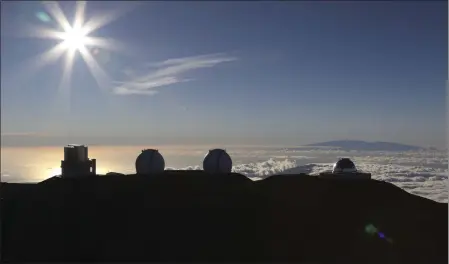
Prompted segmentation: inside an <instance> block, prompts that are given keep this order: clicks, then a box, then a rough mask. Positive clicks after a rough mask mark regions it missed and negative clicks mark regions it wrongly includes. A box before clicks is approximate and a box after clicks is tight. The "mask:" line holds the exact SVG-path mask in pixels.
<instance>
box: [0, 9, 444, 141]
mask: <svg viewBox="0 0 449 264" xmlns="http://www.w3.org/2000/svg"><path fill="white" fill-rule="evenodd" d="M1 5H2V13H1V19H2V21H1V22H2V24H1V30H2V31H1V34H2V39H1V77H2V78H1V93H2V94H1V103H2V105H1V107H2V111H1V118H2V119H1V122H2V127H1V132H2V141H3V143H4V144H5V143H6V144H11V145H14V144H16V145H17V144H22V145H23V144H25V145H27V144H29V145H39V144H40V145H42V144H43V145H45V144H62V143H67V142H74V141H78V142H76V143H89V144H92V143H98V144H105V145H111V144H154V143H160V144H167V143H174V144H190V143H195V144H200V143H207V144H209V143H214V142H216V143H217V144H265V145H269V144H286V145H301V144H307V143H314V142H319V141H327V140H337V139H355V140H367V141H377V140H379V141H393V142H399V143H406V144H414V145H423V146H427V145H433V146H444V145H446V133H447V131H446V127H447V123H446V116H445V114H446V99H445V98H446V80H447V72H448V68H447V63H448V61H447V58H448V54H447V47H448V43H447V33H448V28H447V25H448V20H447V19H448V18H447V10H448V9H447V2H443V1H435V2H432V1H410V2H402V1H390V2H315V3H313V2H302V1H298V2H291V1H285V2H283V1H280V2H225V1H223V2H212V1H211V2H207V1H203V2H190V1H186V2H168V1H167V2H151V1H149V2H142V3H139V4H137V2H134V3H132V2H128V3H126V2H99V1H98V2H89V3H87V5H86V9H85V20H86V21H89V19H91V18H92V19H95V18H104V17H107V16H105V14H109V13H110V12H115V11H117V10H125V9H126V10H127V12H126V13H123V14H122V15H121V16H120V17H118V18H117V19H115V20H114V21H112V22H111V23H108V24H106V25H104V26H103V27H101V28H99V29H97V30H95V31H93V32H92V33H91V34H90V35H89V36H95V37H102V38H107V39H108V40H109V42H111V41H114V42H113V44H111V45H108V46H107V47H100V48H99V49H96V48H95V47H94V46H89V45H88V44H86V47H87V49H88V50H89V51H90V53H91V54H92V57H93V58H94V59H95V60H96V61H97V63H98V66H99V67H101V68H102V69H103V71H104V73H105V74H104V76H106V77H108V78H106V77H104V78H100V80H101V82H100V84H101V85H99V84H98V83H97V82H96V79H95V78H94V75H93V74H92V73H91V72H90V70H89V67H88V66H87V65H86V63H85V62H84V61H83V59H82V56H81V55H80V52H76V53H75V57H74V63H73V70H72V74H71V80H70V81H68V82H65V83H64V85H63V86H61V87H65V88H67V89H68V87H69V88H70V89H69V90H68V91H69V93H68V94H69V97H67V98H70V99H69V100H70V109H69V111H67V107H63V105H64V104H65V102H66V101H64V98H65V97H63V96H60V94H59V93H58V92H57V91H58V89H59V88H58V87H60V82H61V77H62V76H63V68H64V67H63V65H64V56H63V57H61V58H60V59H59V60H57V61H54V62H52V63H49V64H48V65H46V66H45V67H40V69H39V71H38V72H35V73H34V74H31V73H30V71H28V70H27V69H28V67H30V65H32V64H31V59H32V58H33V57H35V56H37V55H38V54H42V53H43V52H45V51H46V50H48V49H50V48H52V47H54V46H55V45H57V44H58V42H60V41H61V40H55V39H43V38H36V37H33V38H31V37H28V35H29V32H30V31H31V32H34V33H36V31H33V30H34V29H33V28H32V26H33V27H47V28H53V29H57V23H56V22H55V17H54V16H52V13H51V12H49V10H48V9H45V8H44V5H42V4H41V3H39V2H2V3H1ZM60 6H61V8H62V10H63V12H64V14H66V16H67V18H68V20H69V21H70V23H71V24H72V21H73V16H74V13H75V4H74V3H70V2H61V3H60ZM37 12H45V13H46V14H47V15H48V17H49V18H50V20H51V21H47V22H45V19H41V20H39V19H38V18H37V17H36V13H37ZM100 20H101V19H100ZM100 20H99V21H100ZM87 23H89V22H87ZM27 32H28V33H27ZM34 35H36V34H34ZM109 42H108V43H109ZM111 43H112V42H111ZM79 141H82V142H79Z"/></svg>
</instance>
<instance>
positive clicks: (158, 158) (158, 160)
mask: <svg viewBox="0 0 449 264" xmlns="http://www.w3.org/2000/svg"><path fill="white" fill-rule="evenodd" d="M164 169H165V161H164V157H162V155H161V153H159V151H158V150H156V149H145V150H142V153H140V155H139V156H138V157H137V159H136V172H137V174H151V173H161V172H163V171H164Z"/></svg>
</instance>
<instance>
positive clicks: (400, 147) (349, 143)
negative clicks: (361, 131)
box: [306, 140, 424, 151]
mask: <svg viewBox="0 0 449 264" xmlns="http://www.w3.org/2000/svg"><path fill="white" fill-rule="evenodd" d="M306 146H308V147H334V148H339V149H344V150H367V151H416V150H423V149H424V148H422V147H418V146H412V145H404V144H399V143H392V142H380V141H378V142H367V141H360V140H335V141H327V142H320V143H314V144H309V145H306Z"/></svg>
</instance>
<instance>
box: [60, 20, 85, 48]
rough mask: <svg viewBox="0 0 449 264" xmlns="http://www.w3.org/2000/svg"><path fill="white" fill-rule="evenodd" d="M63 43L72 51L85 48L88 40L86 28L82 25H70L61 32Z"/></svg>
mask: <svg viewBox="0 0 449 264" xmlns="http://www.w3.org/2000/svg"><path fill="white" fill-rule="evenodd" d="M61 39H62V40H63V45H64V46H65V47H66V48H67V49H68V50H70V51H81V50H84V48H85V45H86V43H87V40H88V36H87V33H86V30H85V29H83V28H82V27H79V26H78V27H70V28H68V29H67V30H66V31H65V32H64V33H62V34H61Z"/></svg>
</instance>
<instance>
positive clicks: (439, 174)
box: [167, 148, 448, 203]
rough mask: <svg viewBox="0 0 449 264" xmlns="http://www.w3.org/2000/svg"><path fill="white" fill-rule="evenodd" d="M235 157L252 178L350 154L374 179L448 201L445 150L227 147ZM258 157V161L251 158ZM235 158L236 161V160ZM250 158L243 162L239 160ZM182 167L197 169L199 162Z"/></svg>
mask: <svg viewBox="0 0 449 264" xmlns="http://www.w3.org/2000/svg"><path fill="white" fill-rule="evenodd" d="M228 153H229V154H230V155H231V157H233V159H234V164H235V165H234V166H233V171H234V172H237V173H241V174H244V175H246V176H247V177H249V178H250V179H252V180H261V179H264V178H266V177H269V176H271V175H276V174H298V173H308V174H310V175H317V174H319V173H320V172H323V171H326V170H331V169H332V166H333V164H334V162H335V161H336V160H337V159H338V158H341V157H350V158H351V159H352V160H353V161H354V162H355V163H356V166H357V169H358V170H361V171H364V172H369V173H371V174H372V178H373V179H375V180H380V181H386V182H390V183H392V184H395V185H397V186H399V187H401V188H402V189H404V190H405V191H407V192H410V193H412V194H415V195H419V196H422V197H426V198H429V199H432V200H435V201H438V202H446V203H447V202H448V189H447V188H448V157H447V152H445V151H436V150H435V151H433V150H432V151H429V150H422V151H408V152H393V151H392V152H386V151H343V150H338V149H319V148H285V149H267V150H246V151H242V150H240V151H238V150H237V151H232V150H231V151H228ZM252 159H257V161H252V162H251V161H250V160H252ZM236 160H237V161H238V162H236ZM245 160H246V161H250V162H246V163H245V162H242V161H245ZM167 169H175V168H167ZM178 169H185V170H200V169H202V167H201V166H200V165H196V166H188V167H184V168H178Z"/></svg>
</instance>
